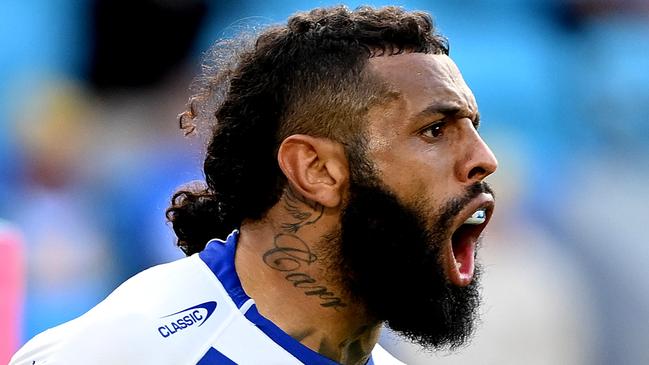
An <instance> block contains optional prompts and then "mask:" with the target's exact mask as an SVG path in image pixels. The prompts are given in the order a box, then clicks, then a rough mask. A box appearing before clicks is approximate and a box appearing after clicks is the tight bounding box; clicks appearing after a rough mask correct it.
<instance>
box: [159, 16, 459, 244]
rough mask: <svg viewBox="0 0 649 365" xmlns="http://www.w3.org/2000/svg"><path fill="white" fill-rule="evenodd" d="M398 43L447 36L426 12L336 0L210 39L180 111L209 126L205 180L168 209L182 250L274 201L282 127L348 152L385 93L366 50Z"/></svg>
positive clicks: (184, 120)
mask: <svg viewBox="0 0 649 365" xmlns="http://www.w3.org/2000/svg"><path fill="white" fill-rule="evenodd" d="M242 39H243V40H244V41H243V42H241V40H242ZM250 40H252V42H249V41H250ZM402 52H421V53H435V54H448V44H447V41H446V39H445V38H444V37H442V36H441V35H439V34H438V33H436V32H435V29H434V26H433V22H432V19H431V18H430V16H429V15H428V14H426V13H424V12H407V11H405V10H403V9H401V8H398V7H384V8H379V9H374V8H370V7H360V8H357V9H355V10H353V11H351V10H349V9H347V8H346V7H344V6H339V7H333V8H323V9H315V10H312V11H310V12H307V13H298V14H295V15H293V16H292V17H291V18H289V19H288V22H287V24H286V25H283V26H274V27H270V28H268V29H265V30H264V31H263V32H261V34H259V35H258V36H257V37H255V38H249V39H248V42H246V41H245V38H239V39H238V40H237V39H229V40H221V41H218V42H217V43H216V46H215V47H213V48H212V50H211V52H209V53H208V56H207V57H206V61H205V63H204V65H203V75H202V77H200V78H198V79H197V80H196V81H195V82H194V85H193V92H194V95H193V96H192V97H191V98H190V99H189V102H188V108H187V110H186V111H185V112H184V113H182V114H180V116H179V121H180V127H181V128H182V129H184V130H185V132H186V133H192V132H193V131H194V130H195V129H196V128H198V127H199V126H200V125H201V124H202V125H210V126H211V127H212V130H211V137H210V141H209V143H208V146H207V150H206V157H205V162H204V173H205V183H200V184H194V185H193V186H189V187H185V188H181V189H180V190H179V191H177V192H176V193H175V194H174V195H173V197H172V199H171V206H170V207H169V208H168V209H167V212H166V215H167V219H168V220H169V221H170V222H171V224H172V226H173V229H174V231H175V233H176V236H177V237H178V241H177V245H178V246H179V247H180V248H181V249H182V250H183V252H184V253H185V254H186V255H191V254H193V253H196V252H200V251H201V250H203V248H204V247H205V244H206V243H207V241H208V240H210V239H212V238H215V237H225V236H226V235H227V234H229V233H230V232H231V231H232V230H233V229H235V228H237V227H238V226H239V225H240V224H241V222H242V221H244V220H259V219H261V218H263V216H264V214H265V213H266V212H267V211H268V210H269V209H270V208H271V207H272V206H273V205H274V204H276V203H277V201H278V200H279V199H280V197H281V195H282V192H283V190H284V187H285V184H286V177H285V176H284V175H283V173H282V172H281V170H280V168H279V166H278V163H277V159H276V156H277V150H278V148H279V145H280V144H281V141H283V140H284V139H285V138H286V137H287V136H290V135H292V134H297V133H300V134H309V135H312V136H316V137H324V138H329V139H332V140H335V141H338V142H340V143H342V144H343V145H344V146H345V151H346V154H347V155H348V156H349V155H350V154H351V153H352V149H351V147H350V146H351V143H349V142H350V138H358V136H359V135H361V134H362V132H363V130H364V129H363V128H364V125H365V123H364V120H365V119H364V118H365V117H366V114H367V111H368V109H369V108H370V107H371V106H372V105H374V104H375V103H378V102H381V101H384V100H386V98H389V97H390V95H391V91H390V90H389V88H388V86H387V85H385V84H384V83H383V82H382V81H381V80H380V79H379V78H378V77H376V76H373V75H371V74H370V72H369V71H367V70H366V67H365V66H366V64H367V62H368V60H369V59H370V58H371V57H376V56H382V55H392V54H399V53H402ZM392 96H394V94H392Z"/></svg>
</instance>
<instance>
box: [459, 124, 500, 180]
mask: <svg viewBox="0 0 649 365" xmlns="http://www.w3.org/2000/svg"><path fill="white" fill-rule="evenodd" d="M469 133H470V135H471V136H470V138H469V140H468V141H467V143H466V150H465V153H464V158H461V159H460V160H459V161H458V162H457V165H456V169H455V171H456V174H457V178H458V179H459V180H460V181H461V182H463V183H467V184H474V183H476V182H480V181H482V180H484V178H486V177H487V176H489V175H491V174H493V173H494V171H496V169H497V168H498V160H496V156H494V154H493V152H491V149H490V148H489V146H487V144H486V143H485V141H484V140H483V139H482V138H481V137H480V135H479V134H478V132H477V131H476V130H475V129H472V130H471V132H469Z"/></svg>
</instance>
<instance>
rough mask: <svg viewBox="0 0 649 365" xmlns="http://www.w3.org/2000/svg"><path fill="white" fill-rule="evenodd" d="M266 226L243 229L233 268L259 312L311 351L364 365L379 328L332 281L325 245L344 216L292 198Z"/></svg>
mask: <svg viewBox="0 0 649 365" xmlns="http://www.w3.org/2000/svg"><path fill="white" fill-rule="evenodd" d="M282 203H283V204H278V205H276V206H275V207H274V208H272V209H271V211H270V212H269V214H268V215H267V217H266V218H265V219H264V220H263V221H260V222H254V223H250V222H248V223H244V224H242V226H241V230H240V231H241V234H240V237H239V243H238V245H237V252H236V256H235V265H236V269H237V273H238V274H239V277H240V279H241V284H242V286H243V288H244V290H245V291H246V293H247V294H248V295H249V296H250V297H251V298H253V299H254V300H255V303H256V305H257V309H258V310H259V312H260V313H261V314H262V315H264V316H265V317H266V318H268V319H269V320H271V321H272V322H273V323H275V324H276V325H277V326H279V327H280V328H282V329H283V330H284V331H285V332H286V333H288V334H289V335H291V336H292V337H293V338H295V339H296V340H298V341H300V342H301V343H302V344H304V345H305V346H307V347H309V348H311V349H312V350H314V351H317V352H319V353H321V354H322V355H324V356H326V357H328V358H330V359H332V360H335V361H337V362H339V363H341V364H344V365H350V364H354V365H355V364H359V365H360V364H365V363H366V362H367V360H368V358H369V357H370V353H371V351H372V348H373V347H374V345H375V344H376V342H377V341H378V335H379V332H380V327H381V323H380V322H379V321H377V320H374V319H372V318H370V316H368V315H367V314H366V313H365V311H364V308H363V307H362V306H361V305H359V304H358V303H357V302H353V299H352V298H350V296H349V295H348V294H347V292H346V290H344V288H342V287H341V284H340V283H339V280H336V278H335V277H333V276H332V275H331V274H330V273H328V272H329V271H330V270H331V264H330V262H328V260H327V255H326V250H325V247H322V246H323V245H326V244H327V243H330V242H329V241H327V240H326V239H325V237H326V232H331V231H332V229H333V228H335V227H336V226H337V224H338V215H337V214H335V212H329V211H327V209H325V208H323V207H321V206H318V205H313V204H308V203H305V202H304V201H303V200H300V199H297V198H295V197H294V195H293V194H290V193H287V194H286V195H285V197H284V198H283V200H282Z"/></svg>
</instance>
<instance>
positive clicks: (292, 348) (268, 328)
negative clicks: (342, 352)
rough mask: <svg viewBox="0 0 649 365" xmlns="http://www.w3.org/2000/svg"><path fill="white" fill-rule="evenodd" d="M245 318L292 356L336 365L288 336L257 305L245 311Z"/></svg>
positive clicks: (310, 362) (321, 363)
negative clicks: (263, 314) (261, 312)
mask: <svg viewBox="0 0 649 365" xmlns="http://www.w3.org/2000/svg"><path fill="white" fill-rule="evenodd" d="M246 318H248V320H249V321H250V322H252V323H254V324H255V325H256V326H257V327H259V329H260V330H262V331H263V332H264V333H265V334H266V335H267V336H268V337H270V339H271V340H273V341H275V343H276V344H278V345H280V346H282V347H283V348H284V349H285V350H286V351H288V352H290V353H291V354H292V355H293V356H295V357H297V358H298V360H300V361H301V362H303V363H304V364H309V365H311V364H317V365H338V363H337V362H335V361H333V360H331V359H329V358H326V357H324V356H322V355H320V354H319V353H317V352H315V351H313V350H311V349H310V348H308V347H306V346H304V345H303V344H302V343H300V342H298V341H296V340H295V339H294V338H293V337H291V336H289V335H288V334H287V333H286V332H284V331H282V329H281V328H279V327H277V325H275V323H273V322H271V321H269V320H268V319H266V318H265V317H264V316H262V315H261V314H260V313H259V311H257V306H254V305H253V306H252V307H250V309H248V311H247V312H246Z"/></svg>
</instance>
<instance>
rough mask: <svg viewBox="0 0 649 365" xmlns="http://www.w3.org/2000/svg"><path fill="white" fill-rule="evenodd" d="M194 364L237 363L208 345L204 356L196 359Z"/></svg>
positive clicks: (228, 364) (223, 364)
mask: <svg viewBox="0 0 649 365" xmlns="http://www.w3.org/2000/svg"><path fill="white" fill-rule="evenodd" d="M196 365H237V363H236V362H234V361H232V360H230V358H229V357H227V356H225V355H223V354H222V353H220V352H219V351H218V350H217V349H215V348H214V347H210V349H209V350H207V353H206V354H205V356H203V357H202V358H201V359H200V360H198V362H197V363H196Z"/></svg>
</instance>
